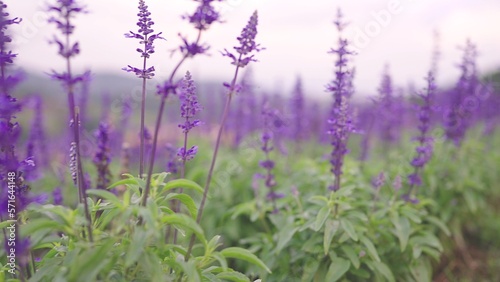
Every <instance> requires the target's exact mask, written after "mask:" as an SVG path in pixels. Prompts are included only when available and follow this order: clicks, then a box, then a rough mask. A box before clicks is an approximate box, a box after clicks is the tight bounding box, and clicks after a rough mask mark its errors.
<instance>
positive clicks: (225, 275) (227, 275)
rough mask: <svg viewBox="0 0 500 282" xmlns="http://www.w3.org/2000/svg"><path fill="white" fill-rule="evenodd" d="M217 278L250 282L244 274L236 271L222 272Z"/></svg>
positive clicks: (235, 281)
mask: <svg viewBox="0 0 500 282" xmlns="http://www.w3.org/2000/svg"><path fill="white" fill-rule="evenodd" d="M216 276H217V278H220V279H226V280H230V281H234V282H250V279H248V277H246V276H245V275H243V273H239V272H236V271H226V272H221V273H219V274H217V275H216Z"/></svg>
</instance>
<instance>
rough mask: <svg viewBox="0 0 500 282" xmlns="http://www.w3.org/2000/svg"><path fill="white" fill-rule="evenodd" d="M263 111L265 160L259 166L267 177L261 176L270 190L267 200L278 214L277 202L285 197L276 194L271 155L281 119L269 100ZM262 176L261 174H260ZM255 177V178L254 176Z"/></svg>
mask: <svg viewBox="0 0 500 282" xmlns="http://www.w3.org/2000/svg"><path fill="white" fill-rule="evenodd" d="M262 107H263V109H262V117H263V123H264V126H263V132H262V135H261V141H262V147H261V149H262V151H263V152H264V154H265V159H264V160H263V161H260V162H259V165H260V166H261V167H262V168H264V169H265V171H266V173H265V175H262V176H259V177H260V178H263V179H264V183H265V185H266V187H267V189H268V193H267V196H266V198H267V199H268V200H270V201H272V204H273V213H276V212H278V208H277V206H276V200H277V199H280V198H282V197H284V194H281V193H276V191H275V190H274V187H275V186H276V180H275V178H274V174H273V169H274V167H275V163H274V161H272V160H271V156H270V153H271V152H272V151H273V150H274V148H273V146H272V143H273V141H274V139H273V131H274V130H276V123H275V120H276V119H279V112H278V110H277V109H273V108H272V107H271V106H270V105H269V102H268V101H267V100H265V101H264V103H263V106H262ZM259 175H260V174H259ZM254 177H255V176H254Z"/></svg>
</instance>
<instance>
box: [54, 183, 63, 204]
mask: <svg viewBox="0 0 500 282" xmlns="http://www.w3.org/2000/svg"><path fill="white" fill-rule="evenodd" d="M52 200H53V203H54V205H62V203H63V194H62V189H61V187H56V188H55V189H54V190H53V191H52Z"/></svg>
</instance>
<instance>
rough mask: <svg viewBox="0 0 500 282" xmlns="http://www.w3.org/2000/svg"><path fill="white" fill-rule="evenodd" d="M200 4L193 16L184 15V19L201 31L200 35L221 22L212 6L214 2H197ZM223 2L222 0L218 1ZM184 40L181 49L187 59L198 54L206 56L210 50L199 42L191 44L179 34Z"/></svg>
mask: <svg viewBox="0 0 500 282" xmlns="http://www.w3.org/2000/svg"><path fill="white" fill-rule="evenodd" d="M195 1H196V2H200V5H199V6H198V7H197V8H196V10H195V12H194V13H193V14H192V15H184V16H182V18H183V19H187V20H188V21H189V22H190V23H191V24H193V25H194V27H195V28H196V29H197V30H198V31H199V32H198V34H200V33H201V31H203V30H207V29H208V28H209V27H210V25H212V23H214V22H217V21H219V18H220V14H219V13H218V12H217V11H216V9H215V7H213V6H212V2H215V1H214V0H200V1H199V0H195ZM218 1H221V0H218ZM179 36H180V38H181V39H182V42H183V45H181V46H180V47H179V49H180V50H181V53H183V54H184V55H185V56H186V57H194V56H196V55H198V54H204V53H206V52H207V51H208V49H210V46H208V45H207V44H199V42H198V40H197V41H195V42H189V41H188V39H187V38H186V37H185V36H183V35H181V34H179Z"/></svg>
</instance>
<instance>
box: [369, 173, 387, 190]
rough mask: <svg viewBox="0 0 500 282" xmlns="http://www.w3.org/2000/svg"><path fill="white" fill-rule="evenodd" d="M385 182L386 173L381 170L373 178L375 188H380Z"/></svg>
mask: <svg viewBox="0 0 500 282" xmlns="http://www.w3.org/2000/svg"><path fill="white" fill-rule="evenodd" d="M384 184H385V174H384V173H383V172H381V173H380V174H379V175H378V176H377V177H375V178H373V179H372V186H373V189H375V190H378V189H379V188H380V187H382V186H383V185H384Z"/></svg>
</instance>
